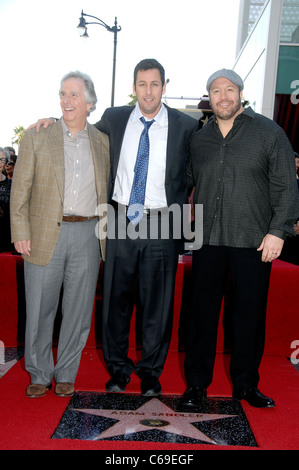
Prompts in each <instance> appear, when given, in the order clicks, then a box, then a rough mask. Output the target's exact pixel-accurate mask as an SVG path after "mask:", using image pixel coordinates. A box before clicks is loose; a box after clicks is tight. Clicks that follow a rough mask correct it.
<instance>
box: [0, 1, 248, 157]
mask: <svg viewBox="0 0 299 470" xmlns="http://www.w3.org/2000/svg"><path fill="white" fill-rule="evenodd" d="M239 3H240V0H184V1H183V2H182V1H177V2H175V1H173V0H163V1H161V0H151V1H149V2H141V1H140V0H139V1H138V0H109V1H108V0H104V1H103V0H50V1H40V0H0V18H1V28H0V57H1V64H2V67H1V68H2V72H1V77H0V106H1V125H0V147H5V146H11V145H12V143H11V142H12V138H13V136H14V128H15V127H19V126H23V127H25V128H27V127H28V126H29V125H30V124H32V123H34V122H36V121H37V119H39V118H42V117H47V116H55V117H60V116H61V110H60V105H59V96H58V91H59V86H60V80H61V78H62V77H63V76H64V75H65V74H66V73H68V72H70V71H73V70H80V71H81V72H84V73H87V74H88V75H90V77H91V78H92V80H93V82H94V84H95V89H96V94H97V98H98V103H97V108H96V110H95V111H94V112H93V113H92V114H91V115H90V117H89V122H90V123H91V124H92V123H94V122H96V121H98V120H99V119H100V117H101V115H102V113H103V112H104V110H105V109H106V108H107V107H109V106H110V104H111V85H112V63H113V33H111V32H108V31H107V30H106V29H105V28H104V27H102V26H99V25H89V26H88V35H89V37H88V38H86V39H82V38H81V37H80V36H79V33H78V30H77V26H78V23H79V18H80V16H81V11H82V10H83V11H84V13H86V14H88V15H93V16H96V17H98V18H100V19H101V20H103V21H104V22H105V23H106V24H108V25H109V26H113V25H114V21H115V17H117V23H118V25H119V26H120V27H121V31H120V32H119V33H118V35H117V38H118V42H117V57H116V81H115V101H114V104H115V106H121V105H125V104H128V102H129V101H130V98H129V95H130V94H131V93H132V83H133V70H134V67H135V65H136V64H137V63H138V62H139V61H140V60H142V59H145V58H155V59H157V60H158V61H159V62H160V63H161V64H162V65H163V66H164V68H165V74H166V78H167V79H169V83H168V85H167V89H166V98H167V104H168V105H169V106H171V107H176V108H185V106H186V104H192V105H195V104H197V101H196V100H182V99H179V100H174V99H172V98H180V97H184V98H200V97H201V96H202V95H204V94H205V93H206V89H205V85H206V81H207V79H208V77H209V76H210V75H211V74H212V73H213V72H215V71H216V70H218V69H220V68H223V67H226V68H232V67H233V66H234V62H235V54H236V39H237V27H238V18H239ZM86 20H87V21H95V20H92V19H88V18H86ZM15 148H16V150H17V146H15Z"/></svg>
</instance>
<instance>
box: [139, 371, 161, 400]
mask: <svg viewBox="0 0 299 470" xmlns="http://www.w3.org/2000/svg"><path fill="white" fill-rule="evenodd" d="M161 393H162V388H161V385H160V382H159V379H158V377H154V376H153V375H145V376H144V377H142V379H141V395H142V396H143V397H157V396H159V395H161Z"/></svg>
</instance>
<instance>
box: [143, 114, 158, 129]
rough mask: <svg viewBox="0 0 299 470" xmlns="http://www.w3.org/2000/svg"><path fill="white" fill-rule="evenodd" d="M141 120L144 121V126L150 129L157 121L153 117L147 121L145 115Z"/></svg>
mask: <svg viewBox="0 0 299 470" xmlns="http://www.w3.org/2000/svg"><path fill="white" fill-rule="evenodd" d="M140 121H141V122H142V124H143V125H144V127H145V128H147V129H149V128H150V127H151V125H152V124H153V122H155V120H154V119H152V120H151V121H146V120H145V119H144V117H143V116H142V117H141V118H140Z"/></svg>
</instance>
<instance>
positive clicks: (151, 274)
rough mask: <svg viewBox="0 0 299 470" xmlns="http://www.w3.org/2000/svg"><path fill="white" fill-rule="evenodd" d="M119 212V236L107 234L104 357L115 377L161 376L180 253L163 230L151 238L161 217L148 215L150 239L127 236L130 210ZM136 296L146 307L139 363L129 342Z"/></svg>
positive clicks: (143, 312)
mask: <svg viewBox="0 0 299 470" xmlns="http://www.w3.org/2000/svg"><path fill="white" fill-rule="evenodd" d="M115 215H116V218H115V237H114V238H113V236H112V235H113V234H112V235H111V233H110V234H109V235H108V238H107V248H106V262H105V267H104V288H103V354H104V360H105V363H106V366H107V369H108V371H109V373H110V374H111V375H114V374H115V373H117V372H123V373H126V374H128V375H130V374H131V373H132V372H133V370H135V372H136V373H137V374H138V375H139V377H141V378H142V377H143V376H144V374H149V375H154V376H157V377H159V376H160V374H161V373H162V370H163V366H164V363H165V360H166V356H167V352H168V348H169V344H170V340H171V334H172V322H173V302H174V289H175V276H176V271H177V263H178V253H177V250H176V248H175V245H174V242H173V240H171V239H169V238H168V239H162V238H161V236H160V235H161V233H160V231H159V229H158V237H153V238H151V236H150V232H149V231H150V228H152V227H153V225H155V224H156V226H157V227H159V223H160V216H159V215H155V216H147V215H145V216H144V219H143V221H142V222H141V223H142V224H144V225H143V227H145V231H146V233H147V237H146V239H141V238H136V239H132V238H131V237H130V236H128V225H129V221H128V219H127V218H126V217H125V214H123V213H121V212H120V211H116V213H115ZM141 223H140V224H139V225H141ZM120 225H121V227H122V229H125V230H121V229H120ZM108 226H109V216H108ZM111 227H112V223H110V229H111ZM138 228H139V227H138V226H137V227H136V231H137V230H138ZM154 231H155V230H154ZM136 296H138V298H139V303H140V306H141V309H142V357H141V360H140V361H138V363H137V364H136V365H134V364H133V361H132V360H131V359H130V358H129V357H128V344H129V334H130V322H131V317H132V313H133V308H134V304H135V302H136Z"/></svg>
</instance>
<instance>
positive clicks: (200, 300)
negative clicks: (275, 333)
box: [185, 246, 271, 390]
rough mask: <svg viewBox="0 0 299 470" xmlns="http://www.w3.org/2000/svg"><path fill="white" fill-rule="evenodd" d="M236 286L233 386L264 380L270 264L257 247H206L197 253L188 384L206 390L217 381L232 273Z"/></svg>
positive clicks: (188, 331)
mask: <svg viewBox="0 0 299 470" xmlns="http://www.w3.org/2000/svg"><path fill="white" fill-rule="evenodd" d="M228 273H230V275H231V283H232V305H231V310H232V338H233V344H232V355H231V362H230V376H231V379H232V383H233V386H234V387H236V388H241V389H243V390H244V389H247V388H249V387H251V386H253V387H255V386H257V384H258V381H259V373H258V369H259V366H260V362H261V359H262V355H263V351H264V343H265V320H266V308H267V297H268V289H269V281H270V273H271V263H263V262H262V261H261V252H258V251H257V250H256V249H255V248H248V249H247V248H231V247H218V246H203V247H202V248H201V249H200V250H198V251H194V252H193V264H192V296H193V298H192V309H191V312H190V316H189V319H188V326H187V328H188V330H187V341H186V356H185V377H186V381H187V385H188V386H189V387H191V386H202V387H204V388H207V387H208V386H209V385H210V384H211V382H212V378H213V368H214V361H215V355H216V342H217V329H218V322H219V315H220V310H221V303H222V299H223V294H224V289H225V285H226V280H227V275H228Z"/></svg>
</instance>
